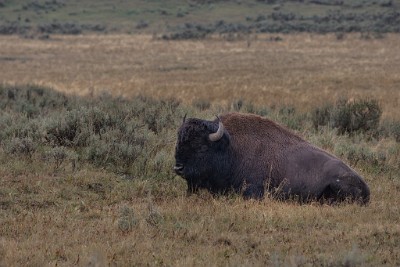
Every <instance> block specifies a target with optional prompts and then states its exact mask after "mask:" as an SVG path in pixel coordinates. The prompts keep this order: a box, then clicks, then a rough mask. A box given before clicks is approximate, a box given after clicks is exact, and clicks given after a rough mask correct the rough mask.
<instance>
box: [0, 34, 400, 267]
mask: <svg viewBox="0 0 400 267" xmlns="http://www.w3.org/2000/svg"><path fill="white" fill-rule="evenodd" d="M275 36H276V35H259V36H258V38H257V39H251V40H237V41H234V42H227V41H224V40H221V39H218V38H208V39H205V40H201V41H180V42H172V41H161V40H154V39H152V37H151V36H146V35H142V36H131V35H109V36H96V35H84V36H52V38H51V39H50V40H35V39H21V38H19V37H16V36H9V37H5V36H1V37H0V63H1V64H0V81H1V82H2V83H3V85H2V88H1V98H0V100H1V101H0V102H1V105H2V110H1V112H0V115H1V116H0V125H1V127H2V130H1V132H0V133H1V134H0V137H1V139H0V181H1V183H0V184H1V187H0V225H1V226H0V265H1V266H45V265H50V266H53V265H57V266H72V265H78V266H87V265H89V266H108V265H110V266H136V265H139V266H142V265H150V266H157V265H158V266H204V265H207V266H271V265H272V266H316V265H322V266H398V265H400V250H399V247H400V243H399V242H400V208H399V207H400V203H399V200H400V198H399V195H400V177H399V164H400V145H399V142H398V141H396V140H395V138H394V137H393V136H391V135H388V136H385V135H380V134H378V137H376V136H375V135H373V134H372V135H370V134H368V133H364V134H363V133H359V134H355V135H348V134H347V135H339V134H338V133H337V131H336V130H335V129H331V128H329V127H322V128H320V129H318V130H316V129H314V128H313V127H312V125H311V117H310V114H311V112H312V110H313V109H314V108H316V107H322V106H324V105H325V104H327V103H334V102H335V101H336V100H338V99H339V98H341V97H345V98H347V99H349V101H356V100H358V99H377V100H378V103H379V104H380V106H381V107H382V119H381V123H383V122H384V121H385V120H387V121H395V122H396V121H397V123H398V118H399V115H400V113H399V110H398V108H397V107H398V106H399V104H400V103H399V101H400V98H399V86H400V74H399V72H398V70H399V69H400V66H399V62H400V60H399V59H400V58H399V57H400V51H399V49H400V39H399V36H398V35H388V36H386V38H384V39H374V40H364V39H360V35H359V34H353V35H347V36H346V38H344V39H343V40H337V38H336V37H335V36H334V35H324V36H321V35H310V34H298V35H281V38H282V39H283V40H281V41H278V42H277V41H271V37H275ZM25 84H36V85H38V86H33V87H32V88H33V89H32V88H31V89H29V88H30V87H29V86H28V87H27V88H28V89H26V86H25ZM44 86H48V87H51V88H54V89H55V91H56V92H62V93H65V94H66V96H62V95H59V94H58V93H56V92H53V91H52V90H50V91H49V90H47V89H45V88H44V89H43V87H44ZM24 88H25V89H24ZM28 91H30V93H28ZM19 92H20V93H19ZM104 92H107V93H109V94H110V95H107V94H103V93H104ZM138 95H141V97H136V96H138ZM76 96H78V97H76ZM119 96H122V98H116V97H119ZM143 96H147V97H152V98H154V100H150V99H148V98H146V97H143ZM124 99H125V100H124ZM161 99H164V100H163V101H161ZM165 99H169V100H165ZM171 99H173V100H171ZM239 100H243V101H244V103H245V104H244V105H245V107H244V108H243V109H242V111H243V112H245V111H252V112H258V113H263V112H264V110H266V111H265V114H266V116H268V117H270V118H273V119H275V120H278V121H280V122H281V123H285V124H287V125H289V126H290V127H292V128H294V129H295V130H296V131H297V132H298V133H300V134H301V135H302V136H304V137H305V138H306V139H308V140H310V141H311V142H312V143H314V144H316V145H318V146H321V147H323V148H324V149H327V150H328V151H330V152H332V153H335V154H336V155H338V156H339V157H341V158H343V159H344V160H345V161H346V162H348V163H349V164H351V165H352V167H354V168H355V169H356V170H357V171H358V172H359V173H360V174H362V175H363V176H364V177H365V179H366V181H367V182H368V184H369V186H370V188H371V203H370V204H369V205H368V206H366V207H360V206H357V205H340V206H325V205H323V206H321V205H319V204H318V205H317V204H310V205H299V204H297V203H293V202H279V201H276V200H272V199H270V198H266V199H264V200H263V201H244V200H242V199H241V198H240V197H239V196H235V195H232V196H221V197H212V196H210V195H209V194H208V193H207V192H201V193H200V194H199V195H193V196H190V197H186V195H185V190H186V185H185V183H184V181H183V180H182V179H180V178H179V177H176V176H175V175H174V173H173V171H172V166H173V164H174V158H173V151H174V143H175V138H176V130H177V127H178V126H179V124H180V122H181V119H182V116H183V115H184V114H185V113H188V114H189V116H197V117H201V118H204V119H212V118H213V117H214V114H216V113H219V112H224V111H228V110H233V109H236V108H235V105H237V103H238V101H239ZM177 101H180V102H181V104H179V103H178V102H177ZM232 103H233V104H232ZM235 103H236V104H235ZM208 105H210V107H208ZM246 105H247V106H246ZM203 107H204V108H203ZM292 108H294V110H293V109H292ZM203 109H205V110H203ZM286 110H289V112H288V113H285V111H286ZM291 110H292V111H291ZM265 114H264V115H265ZM77 125H78V126H77ZM68 127H73V128H68ZM85 127H86V128H85ZM99 127H100V128H99ZM71 129H74V131H73V133H72V135H73V136H72V137H71V136H70V135H71V131H72V130H71ZM77 129H78V130H77ZM96 129H97V130H96ZM381 129H383V128H379V129H378V132H379V131H381ZM131 142H133V144H134V145H132V144H131ZM111 144H112V145H111ZM135 153H136V154H135ZM132 154H135V156H134V157H133V156H132ZM96 264H98V265H96Z"/></svg>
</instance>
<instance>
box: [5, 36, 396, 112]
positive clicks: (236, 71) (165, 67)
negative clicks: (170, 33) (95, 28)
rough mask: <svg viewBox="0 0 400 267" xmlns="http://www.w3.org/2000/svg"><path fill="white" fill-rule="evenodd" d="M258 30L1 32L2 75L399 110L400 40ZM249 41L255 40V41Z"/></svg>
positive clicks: (130, 91)
mask: <svg viewBox="0 0 400 267" xmlns="http://www.w3.org/2000/svg"><path fill="white" fill-rule="evenodd" d="M276 36H277V35H258V37H257V39H255V40H249V41H248V40H243V41H235V42H226V41H224V40H221V39H206V40H200V41H180V42H173V41H160V40H153V39H152V37H151V36H146V35H141V36H137V35H133V36H132V35H110V36H96V35H89V36H86V35H85V36H55V37H53V38H52V39H51V40H44V41H43V40H31V39H28V40H26V39H21V38H19V37H17V36H11V37H5V36H0V44H1V56H0V62H1V64H0V81H2V82H3V83H11V84H13V83H22V84H29V83H35V84H40V85H47V86H50V87H53V88H55V89H56V90H59V91H62V92H65V93H78V94H80V95H88V94H98V93H100V92H101V91H107V92H109V93H112V94H113V95H114V96H117V95H121V96H135V95H138V94H144V95H149V96H154V97H157V98H160V97H161V98H165V97H174V98H176V99H178V100H181V101H183V102H184V103H192V102H193V101H194V100H198V99H203V100H207V101H211V102H212V103H215V104H218V105H227V104H228V103H231V102H232V101H233V100H238V99H244V100H248V101H252V102H254V103H255V104H263V105H269V106H271V105H277V106H282V105H288V106H294V107H296V108H297V109H299V110H301V111H307V110H308V111H309V110H310V109H311V108H313V107H316V106H321V105H322V104H324V103H326V102H333V101H335V100H337V99H338V98H340V97H347V98H357V97H367V98H368V97H369V98H375V99H377V100H378V101H379V102H380V104H381V105H382V107H383V117H384V118H386V117H389V118H398V117H399V116H400V111H399V109H398V108H397V107H398V106H399V105H400V98H399V86H400V74H399V72H398V69H400V66H399V65H400V63H399V62H400V46H399V43H400V37H399V36H398V35H395V34H393V35H388V36H387V37H386V38H384V39H373V40H364V39H360V34H352V35H347V36H346V38H345V39H344V40H336V38H335V36H334V35H333V34H332V35H312V34H311V35H310V34H297V35H281V38H282V39H283V40H282V41H278V42H276V41H270V38H271V37H276ZM248 44H250V45H248Z"/></svg>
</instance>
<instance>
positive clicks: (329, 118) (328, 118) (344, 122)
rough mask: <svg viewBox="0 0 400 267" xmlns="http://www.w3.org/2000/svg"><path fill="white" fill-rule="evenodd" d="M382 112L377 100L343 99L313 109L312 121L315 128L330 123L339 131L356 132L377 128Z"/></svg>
mask: <svg viewBox="0 0 400 267" xmlns="http://www.w3.org/2000/svg"><path fill="white" fill-rule="evenodd" d="M381 114H382V110H381V107H380V106H379V103H378V101H376V100H373V99H372V100H365V99H361V100H355V101H348V100H347V99H341V100H339V101H337V102H336V104H335V105H327V106H324V107H322V108H316V109H315V110H314V111H312V115H311V118H312V122H313V125H314V127H315V128H318V126H325V125H330V126H331V127H333V128H337V129H338V133H340V134H344V133H355V132H367V131H369V130H376V129H377V128H378V125H379V120H380V117H381Z"/></svg>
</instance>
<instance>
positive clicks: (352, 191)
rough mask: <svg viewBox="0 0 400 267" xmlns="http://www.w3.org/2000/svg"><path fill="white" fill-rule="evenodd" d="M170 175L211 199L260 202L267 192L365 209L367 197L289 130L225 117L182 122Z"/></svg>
mask: <svg viewBox="0 0 400 267" xmlns="http://www.w3.org/2000/svg"><path fill="white" fill-rule="evenodd" d="M175 160H176V164H175V167H174V170H175V172H176V173H177V174H178V175H180V176H182V177H183V178H184V179H185V180H186V181H187V185H188V192H190V193H192V192H196V191H197V190H198V189H200V188H205V189H208V190H209V191H210V192H211V193H215V194H223V193H226V192H229V191H234V192H237V193H241V194H243V196H244V198H246V199H247V198H254V199H261V198H263V197H264V192H265V191H267V192H268V193H269V194H270V195H271V196H273V197H276V198H279V199H288V198H294V199H298V200H299V201H300V202H308V201H311V200H317V201H321V202H323V203H338V202H341V201H344V200H348V201H351V202H358V203H360V204H366V203H368V201H369V197H370V191H369V188H368V186H367V184H366V183H365V181H364V180H363V178H362V177H361V176H360V175H358V174H357V173H356V172H355V171H354V170H353V169H351V168H350V167H349V166H347V165H346V164H345V163H344V162H343V161H341V160H340V159H338V158H337V157H335V156H333V155H331V154H329V153H328V152H326V151H324V150H322V149H319V148H317V147H315V146H313V145H312V144H310V143H309V142H307V141H305V140H304V139H302V138H301V137H300V136H298V135H296V134H295V133H293V132H292V131H290V130H289V129H287V128H285V127H284V126H281V125H279V124H277V123H275V122H273V121H271V120H269V119H266V118H262V117H260V116H257V115H253V114H240V113H227V114H224V115H220V116H219V117H217V119H215V120H214V121H206V120H201V119H197V118H190V119H184V121H183V123H182V125H181V127H180V128H179V131H178V140H177V144H176V151H175Z"/></svg>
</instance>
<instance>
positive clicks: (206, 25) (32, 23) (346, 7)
mask: <svg viewBox="0 0 400 267" xmlns="http://www.w3.org/2000/svg"><path fill="white" fill-rule="evenodd" d="M0 10H1V13H0V14H1V15H0V34H20V35H22V36H25V37H36V36H39V37H40V36H42V35H49V34H80V33H88V32H92V33H93V32H96V33H98V32H101V33H110V32H113V33H115V32H118V33H157V34H160V36H161V38H162V39H168V40H171V39H172V40H180V39H200V38H205V37H206V36H209V35H210V34H233V33H242V34H246V33H247V34H248V33H292V32H314V33H315V32H317V33H328V32H338V33H340V34H343V33H350V32H364V33H379V35H376V34H372V35H369V36H372V37H374V36H383V35H382V33H388V32H399V31H400V26H399V25H400V6H399V4H398V2H397V1H392V0H380V1H361V0H348V1H314V0H304V1H286V0H276V1H258V0H252V1H237V0H231V1H186V2H182V1H177V0H174V1H168V2H165V1H144V0H136V1H120V2H118V3H110V2H109V1H105V0H102V1H93V0H85V1H76V0H73V1H60V0H51V1H49V0H35V1H29V0H19V1H9V0H3V1H2V2H1V4H0ZM99 22H100V23H99Z"/></svg>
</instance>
